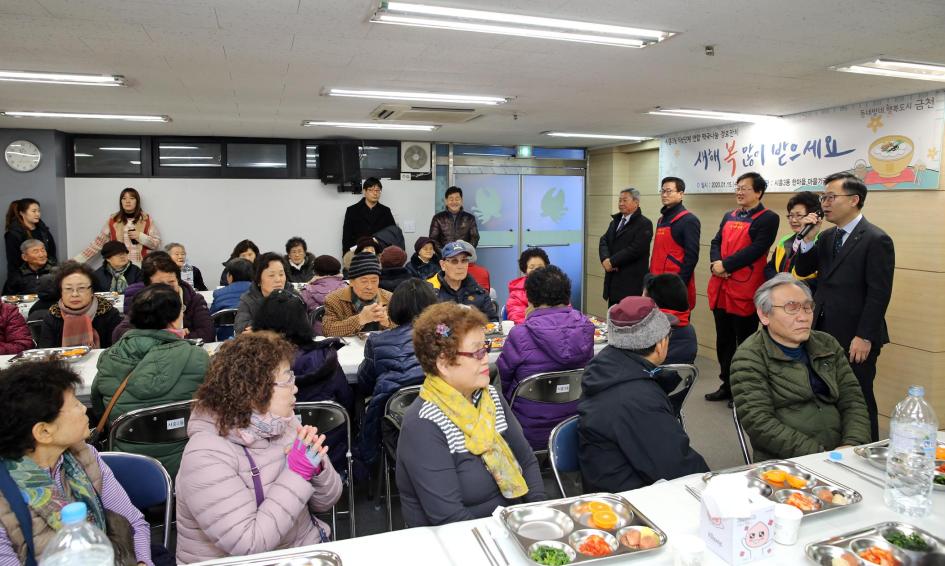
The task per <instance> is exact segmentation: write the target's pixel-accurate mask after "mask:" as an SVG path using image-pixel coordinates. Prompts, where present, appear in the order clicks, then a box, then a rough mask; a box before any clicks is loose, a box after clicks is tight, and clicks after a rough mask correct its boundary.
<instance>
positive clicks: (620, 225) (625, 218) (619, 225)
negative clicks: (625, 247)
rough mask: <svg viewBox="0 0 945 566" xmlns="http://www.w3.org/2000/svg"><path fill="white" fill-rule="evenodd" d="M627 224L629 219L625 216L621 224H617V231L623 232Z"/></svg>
mask: <svg viewBox="0 0 945 566" xmlns="http://www.w3.org/2000/svg"><path fill="white" fill-rule="evenodd" d="M626 224H627V217H626V216H624V217H623V218H621V219H620V224H617V231H618V232H619V231H621V230H623V227H624V226H625V225H626Z"/></svg>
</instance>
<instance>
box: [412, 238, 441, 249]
mask: <svg viewBox="0 0 945 566" xmlns="http://www.w3.org/2000/svg"><path fill="white" fill-rule="evenodd" d="M427 244H433V251H434V252H436V242H435V241H434V240H433V238H427V237H426V236H420V237H419V238H417V241H416V242H414V244H413V251H415V252H417V253H420V250H421V248H423V246H425V245H427Z"/></svg>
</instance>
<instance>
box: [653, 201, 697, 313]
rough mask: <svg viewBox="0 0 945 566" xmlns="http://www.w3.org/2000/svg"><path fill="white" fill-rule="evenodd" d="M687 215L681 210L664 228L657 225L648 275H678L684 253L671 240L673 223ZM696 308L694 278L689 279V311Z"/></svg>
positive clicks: (685, 211) (687, 212) (686, 212)
mask: <svg viewBox="0 0 945 566" xmlns="http://www.w3.org/2000/svg"><path fill="white" fill-rule="evenodd" d="M687 214H689V211H688V210H683V211H682V212H680V213H679V214H677V215H676V216H674V217H673V218H672V220H670V221H669V222H667V223H666V225H665V226H660V225H657V228H656V235H655V236H654V237H653V254H652V255H651V256H650V273H652V274H653V275H661V274H663V273H679V272H680V271H682V262H683V256H684V255H685V251H684V250H683V247H682V246H680V245H679V244H678V243H677V242H676V240H674V239H673V233H672V226H673V223H674V222H676V221H677V220H679V219H680V218H682V217H683V216H685V215H687ZM694 308H696V278H695V277H690V278H689V309H690V310H692V309H694Z"/></svg>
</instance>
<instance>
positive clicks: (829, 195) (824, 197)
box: [820, 193, 857, 203]
mask: <svg viewBox="0 0 945 566" xmlns="http://www.w3.org/2000/svg"><path fill="white" fill-rule="evenodd" d="M854 196H857V195H851V194H850V193H840V194H839V195H835V194H833V193H826V194H823V195H820V202H822V203H831V202H833V199H835V198H837V197H854Z"/></svg>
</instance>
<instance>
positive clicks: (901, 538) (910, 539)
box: [805, 522, 945, 566]
mask: <svg viewBox="0 0 945 566" xmlns="http://www.w3.org/2000/svg"><path fill="white" fill-rule="evenodd" d="M890 538H891V539H892V540H890ZM894 541H895V542H894ZM805 552H806V554H807V557H808V558H810V559H811V560H812V561H814V562H815V563H817V564H823V565H824V566H860V565H863V564H880V563H881V562H883V560H884V559H885V561H886V562H887V563H890V566H913V565H918V564H923V563H925V561H926V560H929V563H931V564H941V562H940V561H941V560H943V559H945V554H942V553H943V552H945V541H943V540H942V539H940V538H937V537H935V536H933V535H931V534H929V533H928V532H926V531H924V530H922V529H920V528H918V527H914V526H912V525H910V524H908V523H900V522H888V523H879V524H878V525H873V526H871V527H866V528H862V529H857V530H856V531H853V532H849V533H846V534H842V535H839V536H835V537H830V538H829V539H826V540H822V541H820V542H813V543H811V544H808V545H807V546H806V547H805ZM935 559H937V560H938V561H936V560H935Z"/></svg>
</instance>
